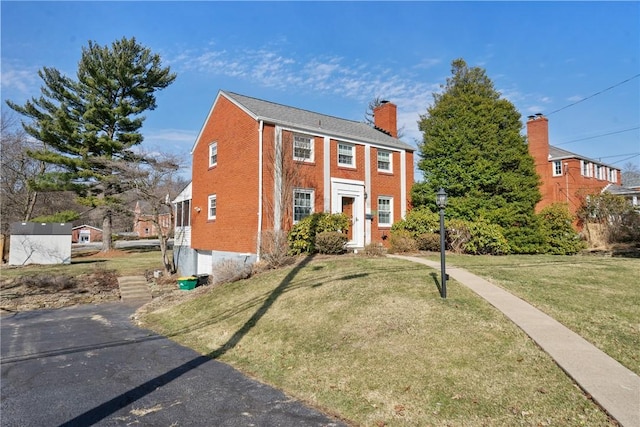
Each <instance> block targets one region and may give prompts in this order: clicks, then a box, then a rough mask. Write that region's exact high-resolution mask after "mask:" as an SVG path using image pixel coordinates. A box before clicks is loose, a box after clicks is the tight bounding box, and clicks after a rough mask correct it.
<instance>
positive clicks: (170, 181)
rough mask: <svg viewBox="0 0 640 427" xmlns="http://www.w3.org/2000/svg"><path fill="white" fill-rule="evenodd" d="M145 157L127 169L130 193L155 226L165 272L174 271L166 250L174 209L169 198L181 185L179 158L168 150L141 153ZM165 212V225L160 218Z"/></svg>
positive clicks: (176, 192)
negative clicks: (150, 153) (166, 217)
mask: <svg viewBox="0 0 640 427" xmlns="http://www.w3.org/2000/svg"><path fill="white" fill-rule="evenodd" d="M141 157H143V158H146V159H148V162H147V163H139V164H137V165H135V166H134V167H132V168H131V169H130V170H129V172H128V178H129V179H131V181H132V182H133V194H134V195H135V196H136V197H137V198H138V199H139V200H141V201H143V202H144V206H145V209H146V210H147V211H146V212H145V214H146V215H148V216H147V218H149V219H150V220H151V222H152V223H153V224H154V225H155V227H156V229H157V230H158V239H159V240H160V252H161V254H162V263H163V266H164V270H165V273H166V274H173V273H175V271H176V268H175V263H174V262H173V257H172V256H171V254H170V253H169V248H168V246H169V245H168V241H169V239H170V238H171V236H172V235H173V224H174V212H173V206H172V203H171V201H172V200H173V199H174V198H175V196H176V195H177V194H178V192H179V191H180V189H182V188H183V187H184V185H185V181H184V179H182V178H180V176H179V172H180V169H181V165H182V164H183V161H182V159H181V158H180V157H179V156H176V155H171V154H165V153H163V154H160V155H155V156H151V155H148V154H146V155H142V156H141ZM167 214H168V215H169V218H170V220H169V223H168V227H167V224H166V222H164V221H162V220H161V218H162V217H164V216H166V215H167Z"/></svg>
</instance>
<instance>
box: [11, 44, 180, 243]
mask: <svg viewBox="0 0 640 427" xmlns="http://www.w3.org/2000/svg"><path fill="white" fill-rule="evenodd" d="M38 75H39V76H40V78H41V79H42V80H43V82H44V85H43V86H42V87H41V92H42V95H41V96H40V97H39V98H32V99H31V100H30V101H27V102H26V103H25V104H24V105H17V104H15V103H13V102H11V101H9V102H8V105H9V106H10V107H11V108H12V109H14V110H15V111H17V112H19V113H21V114H22V115H24V116H26V117H29V118H30V119H32V123H30V124H24V123H23V127H24V129H25V131H26V132H27V133H28V134H29V135H31V136H32V137H33V138H35V139H37V140H39V141H41V142H42V143H43V144H44V148H42V149H38V150H34V151H30V152H29V155H30V156H32V157H33V158H34V159H37V160H40V161H43V162H46V163H49V164H53V165H56V168H55V171H53V172H48V173H45V174H43V175H42V176H41V177H40V179H38V180H37V181H36V182H34V183H33V185H34V187H35V188H38V189H44V190H48V191H52V190H73V191H75V192H76V194H78V196H79V201H81V203H83V204H85V205H88V206H94V207H98V206H99V207H103V208H104V219H103V236H104V238H103V246H102V250H103V251H108V250H110V249H111V248H112V240H111V231H112V230H111V228H112V227H111V212H112V209H113V208H114V207H115V206H117V204H118V202H119V200H118V195H119V194H122V193H123V192H124V191H126V190H127V189H128V187H129V183H128V182H127V180H126V179H124V174H123V171H124V170H126V169H127V168H126V166H127V164H129V163H131V162H139V161H144V159H143V158H141V157H140V156H138V155H136V154H135V152H134V151H133V148H134V147H135V146H136V145H138V144H140V143H141V142H142V139H143V137H142V134H141V133H140V128H141V127H142V123H143V121H144V116H142V113H143V112H145V111H147V110H153V109H155V108H156V98H155V91H157V90H159V89H164V88H165V87H167V86H168V85H170V84H171V83H172V82H173V81H174V80H175V78H176V75H175V74H173V73H171V72H170V69H169V67H162V66H161V60H160V56H159V55H157V54H153V53H152V52H151V51H150V50H149V49H148V48H145V47H143V46H141V45H139V44H138V43H137V42H136V40H135V38H131V39H127V38H122V39H121V40H117V41H115V42H113V43H112V45H111V46H110V47H109V46H99V45H97V44H95V43H94V42H91V41H90V42H89V44H88V46H87V47H84V48H83V49H82V56H81V59H80V62H79V63H78V70H77V80H74V79H72V78H70V77H67V76H65V75H63V74H62V73H61V72H60V71H58V70H57V69H55V68H47V67H44V68H42V70H40V71H39V72H38Z"/></svg>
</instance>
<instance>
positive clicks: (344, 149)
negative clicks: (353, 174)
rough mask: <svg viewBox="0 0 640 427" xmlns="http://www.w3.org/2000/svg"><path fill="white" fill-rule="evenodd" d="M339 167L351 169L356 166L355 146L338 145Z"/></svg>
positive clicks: (341, 143)
mask: <svg viewBox="0 0 640 427" xmlns="http://www.w3.org/2000/svg"><path fill="white" fill-rule="evenodd" d="M338 166H348V167H351V168H353V167H355V166H356V159H355V152H354V147H353V145H351V144H345V143H343V142H339V143H338Z"/></svg>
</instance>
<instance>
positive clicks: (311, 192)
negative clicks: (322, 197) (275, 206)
mask: <svg viewBox="0 0 640 427" xmlns="http://www.w3.org/2000/svg"><path fill="white" fill-rule="evenodd" d="M296 193H301V194H309V195H310V197H309V199H310V202H311V206H310V208H311V210H310V212H309V215H311V214H313V213H314V212H315V204H316V203H315V201H316V190H315V189H313V188H294V189H293V195H292V196H293V201H292V203H293V206H292V209H293V223H294V224H297V223H298V222H299V221H301V220H302V219H303V218H305V217H307V216H308V215H305V216H304V217H303V218H300V219H298V220H296Z"/></svg>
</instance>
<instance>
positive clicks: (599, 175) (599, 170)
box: [596, 165, 602, 179]
mask: <svg viewBox="0 0 640 427" xmlns="http://www.w3.org/2000/svg"><path fill="white" fill-rule="evenodd" d="M596 178H598V179H602V165H596Z"/></svg>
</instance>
